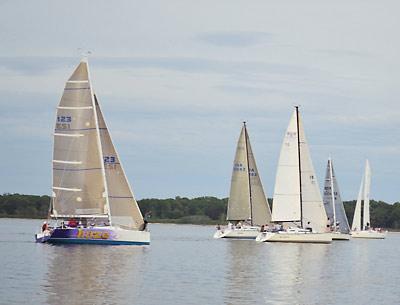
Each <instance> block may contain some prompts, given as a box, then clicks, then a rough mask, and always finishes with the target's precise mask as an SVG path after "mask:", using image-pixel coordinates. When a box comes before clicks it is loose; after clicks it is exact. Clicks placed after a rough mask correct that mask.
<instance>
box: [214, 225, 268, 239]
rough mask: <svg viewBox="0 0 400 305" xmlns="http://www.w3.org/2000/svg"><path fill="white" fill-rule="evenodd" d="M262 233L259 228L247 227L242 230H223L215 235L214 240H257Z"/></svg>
mask: <svg viewBox="0 0 400 305" xmlns="http://www.w3.org/2000/svg"><path fill="white" fill-rule="evenodd" d="M259 233H260V229H259V228H258V227H245V228H241V229H237V228H235V229H229V228H227V229H222V230H218V231H217V232H215V234H214V238H232V239H256V237H257V235H258V234H259Z"/></svg>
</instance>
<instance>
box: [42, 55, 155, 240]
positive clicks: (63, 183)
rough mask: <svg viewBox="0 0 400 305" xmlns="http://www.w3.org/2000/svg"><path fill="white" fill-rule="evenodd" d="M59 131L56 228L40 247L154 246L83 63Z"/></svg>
mask: <svg viewBox="0 0 400 305" xmlns="http://www.w3.org/2000/svg"><path fill="white" fill-rule="evenodd" d="M55 125H56V126H55V131H54V152H53V161H52V163H53V186H52V198H51V203H50V213H49V214H50V226H49V224H47V223H44V224H43V227H42V232H41V233H38V234H36V241H37V242H48V243H79V244H82V243H89V244H111V245H116V244H126V245H148V244H150V233H149V232H148V231H147V230H146V225H147V221H146V220H144V219H143V217H142V214H141V212H140V210H139V207H138V204H137V202H136V200H135V198H134V197H133V192H132V190H131V187H130V185H129V183H128V180H127V178H126V175H125V172H124V170H123V168H122V164H121V160H120V158H119V156H118V153H117V151H116V150H115V147H114V144H113V142H112V140H111V136H110V133H109V131H108V128H107V125H106V123H105V120H104V117H103V114H102V112H101V110H100V105H99V102H98V100H97V97H96V95H95V94H94V92H93V88H92V84H91V82H90V77H89V67H88V63H87V61H86V60H82V61H81V62H80V64H79V65H78V67H77V68H76V69H75V71H74V72H73V74H72V76H71V77H70V78H69V79H68V81H67V83H66V86H65V89H64V93H63V95H62V98H61V101H60V103H59V105H58V107H57V120H56V124H55Z"/></svg>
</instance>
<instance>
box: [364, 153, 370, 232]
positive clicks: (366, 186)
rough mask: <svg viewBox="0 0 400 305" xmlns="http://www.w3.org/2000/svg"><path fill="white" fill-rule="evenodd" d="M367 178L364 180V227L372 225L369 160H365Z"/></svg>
mask: <svg viewBox="0 0 400 305" xmlns="http://www.w3.org/2000/svg"><path fill="white" fill-rule="evenodd" d="M364 175H365V180H364V213H363V228H365V227H370V226H371V219H370V213H369V197H370V188H371V168H370V166H369V161H368V160H367V161H366V162H365V174H364Z"/></svg>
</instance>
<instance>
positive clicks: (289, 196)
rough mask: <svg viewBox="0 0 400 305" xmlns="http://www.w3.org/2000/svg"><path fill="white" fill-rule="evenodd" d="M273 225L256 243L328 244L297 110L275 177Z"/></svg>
mask: <svg viewBox="0 0 400 305" xmlns="http://www.w3.org/2000/svg"><path fill="white" fill-rule="evenodd" d="M272 222H274V223H277V224H278V225H277V226H276V227H275V228H274V229H273V230H269V231H267V232H262V233H260V234H259V235H258V236H257V238H256V241H257V242H298V243H331V242H332V238H331V235H330V234H327V233H326V223H327V216H326V212H325V208H324V204H323V202H322V198H321V193H320V190H319V187H318V182H317V179H316V176H315V171H314V168H313V165H312V161H311V156H310V152H309V148H308V144H307V141H306V138H305V134H304V129H303V123H302V120H301V119H300V116H299V109H298V107H297V106H296V107H295V110H294V112H293V115H292V118H291V120H290V123H289V126H288V128H287V130H286V133H285V137H284V140H283V144H282V148H281V153H280V157H279V163H278V170H277V173H276V181H275V190H274V201H273V208H272Z"/></svg>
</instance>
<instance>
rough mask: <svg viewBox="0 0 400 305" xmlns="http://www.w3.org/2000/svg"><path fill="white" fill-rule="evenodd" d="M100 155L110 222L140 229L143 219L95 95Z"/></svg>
mask: <svg viewBox="0 0 400 305" xmlns="http://www.w3.org/2000/svg"><path fill="white" fill-rule="evenodd" d="M95 103H96V111H97V117H98V122H99V130H100V138H101V147H102V155H103V160H104V168H105V176H106V182H107V191H108V200H109V206H110V217H111V223H112V224H113V225H114V226H115V225H117V226H121V227H126V228H131V229H136V230H138V229H141V228H142V227H143V224H144V221H143V217H142V214H141V212H140V210H139V207H138V204H137V202H136V200H135V198H134V196H133V192H132V190H131V188H130V185H129V183H128V180H127V178H126V176H125V172H124V169H123V168H122V164H121V161H120V158H119V156H118V153H117V151H116V150H115V147H114V145H113V143H112V140H111V136H110V133H109V131H108V129H107V125H106V123H105V120H104V117H103V114H102V112H101V109H100V105H99V103H98V100H97V98H96V96H95Z"/></svg>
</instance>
